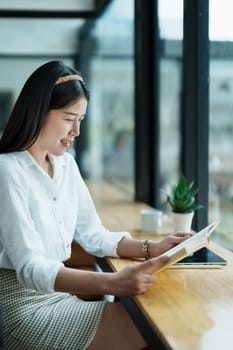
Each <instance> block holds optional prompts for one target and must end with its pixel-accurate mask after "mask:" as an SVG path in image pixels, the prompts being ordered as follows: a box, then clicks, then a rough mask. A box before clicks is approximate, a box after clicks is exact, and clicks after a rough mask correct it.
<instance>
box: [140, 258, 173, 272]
mask: <svg viewBox="0 0 233 350" xmlns="http://www.w3.org/2000/svg"><path fill="white" fill-rule="evenodd" d="M168 260H169V257H168V256H166V255H160V256H158V257H156V258H152V259H149V260H146V261H144V262H142V263H140V264H139V265H137V267H136V269H137V271H143V272H144V273H146V274H151V273H153V272H155V271H157V270H159V268H160V267H161V266H162V265H163V264H165V263H167V262H168Z"/></svg>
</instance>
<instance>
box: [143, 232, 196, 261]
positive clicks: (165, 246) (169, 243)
mask: <svg viewBox="0 0 233 350" xmlns="http://www.w3.org/2000/svg"><path fill="white" fill-rule="evenodd" d="M191 236H192V234H191V233H185V232H176V233H175V234H174V235H170V236H167V237H166V238H164V239H163V240H162V241H160V242H150V244H149V256H150V257H151V258H152V257H154V256H159V255H161V254H163V253H164V252H166V251H167V250H169V249H171V248H172V247H174V246H175V245H177V244H179V243H181V242H183V241H185V240H186V239H187V238H190V237H191Z"/></svg>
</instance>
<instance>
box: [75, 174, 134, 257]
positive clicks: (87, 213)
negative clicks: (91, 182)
mask: <svg viewBox="0 0 233 350" xmlns="http://www.w3.org/2000/svg"><path fill="white" fill-rule="evenodd" d="M78 181H79V186H78V197H79V206H78V215H77V225H76V231H75V240H76V241H77V242H78V243H79V244H80V245H81V246H82V247H83V248H84V249H85V250H86V251H87V252H89V253H90V254H93V255H95V256H99V257H103V256H115V257H116V256H118V255H117V245H118V243H119V241H120V240H121V239H122V238H123V237H127V238H131V235H130V233H129V232H125V231H121V232H110V231H109V230H107V229H106V228H105V227H104V226H103V225H102V223H101V220H100V218H99V216H98V214H97V212H96V209H95V206H94V203H93V200H92V198H91V195H90V193H89V191H88V188H87V186H86V184H85V183H84V181H83V179H82V177H81V175H80V173H79V170H78Z"/></svg>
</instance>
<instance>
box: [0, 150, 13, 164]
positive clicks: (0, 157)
mask: <svg viewBox="0 0 233 350" xmlns="http://www.w3.org/2000/svg"><path fill="white" fill-rule="evenodd" d="M15 164H16V157H15V153H3V154H0V167H7V166H13V165H15Z"/></svg>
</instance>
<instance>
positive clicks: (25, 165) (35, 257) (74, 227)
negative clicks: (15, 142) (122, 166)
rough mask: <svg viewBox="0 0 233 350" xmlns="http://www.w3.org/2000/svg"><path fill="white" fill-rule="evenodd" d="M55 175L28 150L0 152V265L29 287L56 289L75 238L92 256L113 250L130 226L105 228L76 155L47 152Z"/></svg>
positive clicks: (102, 254)
mask: <svg viewBox="0 0 233 350" xmlns="http://www.w3.org/2000/svg"><path fill="white" fill-rule="evenodd" d="M50 158H51V161H52V162H53V167H54V176H53V178H51V177H49V175H48V174H47V173H46V172H45V171H44V170H43V169H42V168H41V167H40V166H39V165H38V164H37V162H36V161H35V160H34V158H33V157H32V156H31V155H30V153H29V152H27V151H22V152H15V153H8V154H1V155H0V268H9V269H14V270H15V271H16V273H17V277H18V280H19V281H20V282H21V283H22V284H23V285H24V286H25V287H26V288H30V289H36V290H38V291H41V292H45V293H52V292H54V283H55V279H56V275H57V273H58V270H59V269H60V267H61V266H62V265H63V263H62V262H63V261H65V260H67V259H69V257H70V255H71V243H72V241H73V239H75V240H76V241H77V242H78V243H79V244H80V245H81V246H82V247H83V248H84V249H85V250H86V251H88V252H89V253H91V254H93V255H96V256H106V255H109V256H117V252H116V249H117V244H118V242H119V241H120V239H121V238H122V237H124V236H125V237H131V236H130V234H129V233H128V232H111V233H110V232H109V231H108V230H106V228H104V227H103V225H102V224H101V221H100V219H99V217H98V215H97V213H96V210H95V206H94V204H93V201H92V199H91V196H90V194H89V191H88V189H87V187H86V185H85V183H84V181H83V179H82V177H81V175H80V172H79V169H78V166H77V164H76V162H75V160H74V158H73V157H72V156H71V155H70V154H69V153H65V154H64V156H59V157H55V156H52V155H51V156H50Z"/></svg>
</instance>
